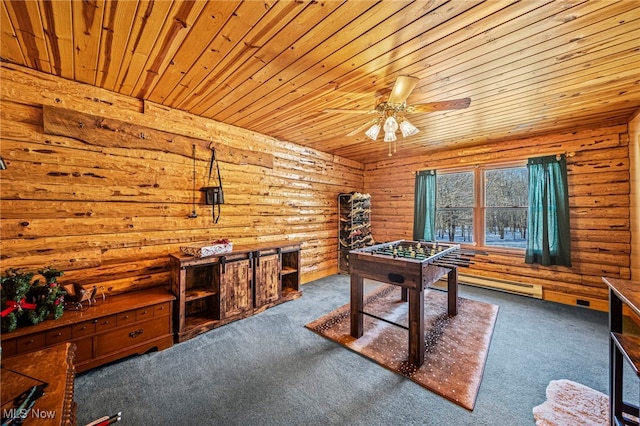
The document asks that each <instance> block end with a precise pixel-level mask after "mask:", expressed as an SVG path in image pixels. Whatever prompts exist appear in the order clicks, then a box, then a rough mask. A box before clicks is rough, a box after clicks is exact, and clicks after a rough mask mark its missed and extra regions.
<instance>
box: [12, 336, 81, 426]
mask: <svg viewBox="0 0 640 426" xmlns="http://www.w3.org/2000/svg"><path fill="white" fill-rule="evenodd" d="M74 356H75V345H74V344H73V343H64V344H59V345H55V346H52V347H50V348H47V349H42V350H39V351H35V352H30V353H27V354H23V355H22V356H20V357H16V358H10V359H4V358H3V360H2V370H1V371H0V382H1V384H2V410H3V415H4V414H5V413H9V412H11V410H12V409H13V408H15V407H14V404H13V400H14V399H15V398H16V397H17V396H18V395H20V394H22V393H23V392H24V391H26V390H28V389H30V388H31V387H33V386H37V385H43V386H45V385H46V386H45V387H44V395H43V396H41V397H40V398H38V399H37V400H36V401H35V403H34V405H33V407H31V409H30V410H29V411H26V410H25V411H24V412H20V413H18V412H16V414H18V415H21V416H23V417H24V422H23V423H22V424H23V425H26V426H28V425H38V426H44V425H56V426H57V425H65V426H66V425H75V424H76V403H75V402H74V401H73V392H74V380H75V368H74V362H73V360H74Z"/></svg>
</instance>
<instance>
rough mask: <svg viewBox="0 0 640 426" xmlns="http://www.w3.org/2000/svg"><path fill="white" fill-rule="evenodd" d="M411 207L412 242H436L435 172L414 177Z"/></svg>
mask: <svg viewBox="0 0 640 426" xmlns="http://www.w3.org/2000/svg"><path fill="white" fill-rule="evenodd" d="M414 200H415V201H414V207H413V239H414V241H419V240H426V241H435V240H436V171H435V170H423V171H420V172H418V174H417V175H416V184H415V191H414Z"/></svg>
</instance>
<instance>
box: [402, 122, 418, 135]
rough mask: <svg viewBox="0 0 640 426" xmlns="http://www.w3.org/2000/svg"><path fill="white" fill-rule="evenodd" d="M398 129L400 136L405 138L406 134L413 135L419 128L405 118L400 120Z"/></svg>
mask: <svg viewBox="0 0 640 426" xmlns="http://www.w3.org/2000/svg"><path fill="white" fill-rule="evenodd" d="M400 131H401V132H402V137H403V138H406V137H407V136H413V135H415V134H416V133H418V132H419V131H420V130H418V128H417V127H416V126H414V125H413V124H411V123H409V122H408V121H407V120H403V121H401V122H400Z"/></svg>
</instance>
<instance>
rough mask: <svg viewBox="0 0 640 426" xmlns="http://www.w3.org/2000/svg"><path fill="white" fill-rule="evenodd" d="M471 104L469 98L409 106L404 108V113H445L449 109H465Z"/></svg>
mask: <svg viewBox="0 0 640 426" xmlns="http://www.w3.org/2000/svg"><path fill="white" fill-rule="evenodd" d="M470 104H471V98H462V99H452V100H450V101H442V102H430V103H428V104H419V105H410V106H408V107H407V108H405V112H408V113H416V112H433V111H446V110H450V109H465V108H467V107H468V106H469V105H470Z"/></svg>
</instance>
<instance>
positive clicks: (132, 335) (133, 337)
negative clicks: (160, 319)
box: [129, 328, 144, 339]
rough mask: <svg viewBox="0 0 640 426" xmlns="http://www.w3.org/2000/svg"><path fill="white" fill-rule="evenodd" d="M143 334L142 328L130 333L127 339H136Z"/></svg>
mask: <svg viewBox="0 0 640 426" xmlns="http://www.w3.org/2000/svg"><path fill="white" fill-rule="evenodd" d="M143 332H144V330H143V329H142V328H141V329H140V330H136V331H132V332H131V333H129V337H131V338H132V339H135V338H136V337H138V336H139V335H141V334H142V333H143Z"/></svg>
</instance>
